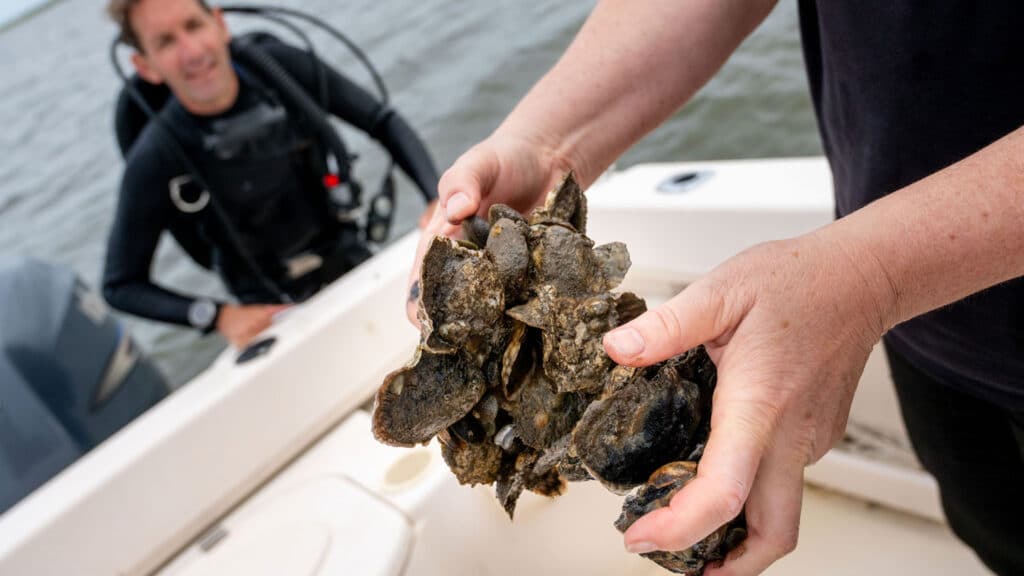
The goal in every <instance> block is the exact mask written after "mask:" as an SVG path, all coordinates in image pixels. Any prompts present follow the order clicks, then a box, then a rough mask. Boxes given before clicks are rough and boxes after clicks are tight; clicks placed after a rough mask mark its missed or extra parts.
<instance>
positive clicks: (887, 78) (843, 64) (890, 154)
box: [800, 0, 1024, 574]
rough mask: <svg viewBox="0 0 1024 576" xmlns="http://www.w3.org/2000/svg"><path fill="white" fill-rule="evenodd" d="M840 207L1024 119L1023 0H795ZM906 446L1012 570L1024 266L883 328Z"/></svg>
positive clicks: (975, 540)
mask: <svg viewBox="0 0 1024 576" xmlns="http://www.w3.org/2000/svg"><path fill="white" fill-rule="evenodd" d="M800 16H801V28H802V32H803V41H804V52H805V56H806V61H807V68H808V72H809V77H810V86H811V94H812V97H813V99H814V104H815V110H816V112H817V115H818V120H819V125H820V128H821V134H822V140H823V143H824V147H825V152H826V155H827V156H828V158H829V161H830V163H831V166H832V173H833V177H834V181H835V193H836V204H837V212H838V215H839V216H844V215H846V214H849V213H851V212H853V211H855V210H857V209H858V208H860V207H862V206H864V205H866V204H868V203H870V202H871V201H873V200H875V199H877V198H880V197H881V196H883V195H885V194H888V193H890V192H893V191H895V190H898V189H900V188H902V187H904V186H907V185H908V184H911V183H913V182H915V181H917V180H919V179H921V178H923V177H925V176H927V175H929V174H932V173H934V172H937V171H939V170H941V169H942V168H945V167H946V166H948V165H950V164H953V163H954V162H957V161H958V160H960V159H962V158H965V157H967V156H969V155H971V154H973V153H974V152H977V151H978V150H980V149H981V148H984V147H985V146H987V145H989V144H991V143H992V142H994V141H996V140H997V139H999V138H1001V137H1002V136H1005V135H1006V134H1008V133H1010V132H1012V131H1014V130H1016V129H1018V128H1019V127H1021V126H1024V35H1022V34H1021V31H1022V30H1024V2H1021V1H1020V0H985V1H984V2H978V1H977V0H951V1H948V2H925V1H912V0H897V1H893V0H858V1H857V2H835V1H824V0H822V1H814V0H801V1H800ZM885 345H886V349H887V352H888V354H889V357H890V365H891V367H892V373H893V380H894V382H895V383H896V388H897V392H898V393H899V397H900V404H901V409H902V411H903V414H904V420H905V422H906V424H907V429H908V432H909V434H910V438H911V440H912V441H913V443H914V448H915V451H916V452H917V454H918V456H919V457H920V459H921V462H922V463H923V464H924V465H925V467H926V468H927V469H928V470H929V471H930V472H931V473H932V474H934V475H935V476H936V478H937V479H938V481H939V486H940V489H941V493H942V500H943V506H944V508H945V511H946V515H947V517H948V518H949V521H950V525H951V526H952V528H953V529H954V531H956V533H957V534H958V535H959V536H960V537H961V538H963V539H964V540H965V541H966V542H967V543H968V544H970V545H971V546H972V547H973V548H974V549H975V551H976V552H978V554H979V556H980V557H981V558H982V560H984V561H985V563H986V564H988V566H989V567H990V568H992V569H993V570H995V571H996V572H998V573H1000V574H1024V528H1021V523H1020V517H1021V516H1024V492H1022V491H1021V489H1020V487H1021V482H1022V478H1024V278H1017V279H1015V280H1011V281H1008V282H1004V283H1002V284H999V285H997V286H993V287H991V288H989V289H987V290H983V291H981V292H979V293H977V294H974V295H971V296H969V297H967V298H965V299H963V300H961V301H959V302H955V303H953V304H950V305H948V306H944V307H942V308H939V309H937V310H934V311H932V312H928V313H927V314H923V315H921V316H918V317H917V318H914V319H912V320H909V321H907V322H904V323H902V324H900V325H898V326H896V327H895V328H893V329H892V330H890V331H889V332H888V333H887V334H886V335H885Z"/></svg>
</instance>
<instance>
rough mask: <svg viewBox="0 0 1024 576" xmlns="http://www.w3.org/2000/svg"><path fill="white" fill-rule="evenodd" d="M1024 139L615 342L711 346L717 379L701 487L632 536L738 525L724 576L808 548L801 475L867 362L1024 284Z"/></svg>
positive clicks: (659, 350) (656, 351) (642, 361)
mask: <svg viewBox="0 0 1024 576" xmlns="http://www.w3.org/2000/svg"><path fill="white" fill-rule="evenodd" d="M1022 159H1024V128H1021V129H1018V130H1016V131H1015V132H1013V133H1012V134H1010V135H1008V136H1006V137H1004V138H1002V139H1000V140H999V141H997V142H995V143H993V144H991V145H990V146H988V147H986V148H985V149H983V150H981V151H979V152H977V153H975V154H974V155H972V156H970V157H968V158H966V159H964V160H962V161H961V162H958V163H956V164H954V165H953V166H950V167H949V168H946V169H944V170H942V171H940V172H938V173H936V174H934V175H932V176H930V177H928V178H925V179H923V180H920V181H918V182H916V183H914V184H912V185H910V186H908V187H906V188H904V189H902V190H900V191H897V192H895V193H893V194H890V195H889V196H887V197H885V198H883V199H881V200H878V201H876V202H874V203H872V204H870V205H868V206H866V207H864V208H862V209H861V210H858V211H857V212H854V213H853V214H850V215H849V216H847V217H845V218H843V219H841V220H838V221H836V222H834V223H832V224H830V225H828V226H825V227H823V228H820V229H819V230H816V231H814V232H811V233H809V234H806V235H804V236H801V237H798V238H795V239H792V240H786V241H781V242H771V243H768V244H763V245H761V246H757V247H755V248H753V249H751V250H748V251H746V252H744V253H742V254H740V255H738V256H736V257H734V258H732V259H730V260H728V261H727V262H725V263H724V264H722V265H721V266H719V267H718V268H716V269H715V270H713V271H712V272H711V273H710V274H708V276H706V277H705V278H703V279H701V280H700V281H698V282H696V283H694V284H692V285H690V286H689V287H688V288H687V289H686V290H684V291H683V292H681V293H680V294H679V295H678V296H676V297H675V298H674V299H673V300H672V301H670V302H669V303H668V304H666V305H665V306H662V307H659V308H657V309H654V310H652V311H651V312H648V313H647V314H645V315H643V316H641V317H640V318H638V319H637V320H635V321H634V322H632V323H630V324H628V325H626V326H624V327H621V328H619V329H617V330H615V331H613V332H610V333H609V334H608V335H607V336H606V338H605V346H606V349H607V350H608V353H609V355H611V357H612V358H613V359H614V360H615V361H616V362H619V363H623V364H629V365H646V364H649V363H652V362H656V361H659V360H661V359H664V358H667V357H671V356H673V355H675V354H677V353H679V352H681V351H683V350H685V349H688V348H690V347H692V346H695V345H697V344H700V343H707V346H708V349H709V351H710V353H711V354H712V358H713V359H714V360H715V363H716V365H717V367H718V374H719V380H718V388H717V389H716V392H715V399H714V412H713V414H712V423H711V426H712V434H711V438H710V440H709V442H708V444H707V449H706V450H705V453H704V457H703V458H702V460H701V462H700V467H699V469H698V475H697V479H695V480H694V481H693V482H691V483H690V484H689V485H687V486H686V487H685V488H684V489H683V490H681V491H680V492H679V494H677V495H676V496H675V497H674V498H673V500H672V502H671V505H670V507H668V508H665V509H662V510H658V511H656V512H654V513H652V514H650V515H648V516H647V517H645V518H643V519H641V520H640V521H638V522H637V523H636V524H634V525H633V526H632V527H631V528H630V529H629V531H627V533H626V536H625V537H626V542H627V545H628V546H629V547H630V548H631V549H633V550H635V551H644V550H650V549H680V548H683V547H686V546H690V545H692V544H693V543H694V542H696V541H697V540H699V539H700V538H701V537H703V536H704V535H706V534H707V533H709V532H710V531H711V530H713V529H714V528H715V527H717V526H718V525H721V524H723V523H724V522H726V521H728V520H729V519H731V518H732V517H734V516H735V515H736V514H738V513H739V511H740V510H741V508H742V507H743V506H744V503H745V506H746V508H745V510H746V514H747V519H748V522H749V523H750V528H751V530H750V536H749V538H748V540H747V541H746V543H745V544H744V547H743V550H741V551H740V553H738V554H736V555H734V556H732V557H731V558H730V559H728V560H727V561H726V563H725V565H724V567H723V568H722V569H721V570H720V571H714V572H710V573H709V574H714V575H715V576H718V575H720V574H730V575H731V574H754V573H757V572H759V571H760V570H763V569H764V568H765V567H767V566H768V565H769V564H770V563H771V562H772V561H774V560H775V559H777V558H779V557H780V556H782V555H784V554H785V553H787V552H788V551H790V550H792V549H793V547H795V545H796V539H797V526H798V521H799V513H800V494H801V489H802V477H803V468H804V466H806V465H808V464H810V463H812V462H814V461H816V460H817V459H819V458H821V456H823V455H824V453H825V452H826V451H827V450H828V449H829V448H831V446H832V445H834V443H835V442H836V441H837V440H838V439H839V438H841V437H842V434H843V429H844V427H845V423H846V418H847V415H848V413H849V409H850V402H851V399H852V397H853V392H854V389H855V388H856V385H857V382H858V380H859V379H860V375H861V373H862V371H863V369H864V364H865V362H866V360H867V355H868V353H869V351H870V349H871V346H872V345H874V344H875V343H876V342H877V341H878V340H879V338H881V336H882V334H883V333H884V332H885V331H886V330H887V329H889V328H890V327H892V326H894V325H895V324H897V323H899V322H902V321H904V320H907V319H909V318H912V317H914V316H916V315H919V314H922V313H924V312H927V311H929V310H932V309H934V308H937V307H939V306H942V305H945V304H948V303H950V302H953V301H956V300H958V299H960V298H963V297H965V296H967V295H969V294H972V293H974V292H977V291H979V290H982V289H984V288H986V287H989V286H992V285H994V284H997V283H999V282H1002V281H1005V280H1008V279H1011V278H1016V277H1019V276H1021V275H1024V161H1022Z"/></svg>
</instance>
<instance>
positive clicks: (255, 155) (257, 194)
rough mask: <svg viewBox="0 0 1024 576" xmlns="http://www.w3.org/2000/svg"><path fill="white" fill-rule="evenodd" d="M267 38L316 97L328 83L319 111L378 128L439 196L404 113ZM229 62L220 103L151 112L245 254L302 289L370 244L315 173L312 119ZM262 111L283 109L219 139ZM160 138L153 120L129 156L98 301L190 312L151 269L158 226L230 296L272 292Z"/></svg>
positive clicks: (248, 299)
mask: <svg viewBox="0 0 1024 576" xmlns="http://www.w3.org/2000/svg"><path fill="white" fill-rule="evenodd" d="M264 50H265V51H266V52H267V53H268V54H269V55H270V56H272V57H273V58H274V59H275V60H276V61H277V62H278V63H279V64H281V66H282V67H283V68H284V69H285V70H287V71H288V72H289V74H290V75H291V76H292V77H293V78H294V79H295V80H296V81H297V82H298V83H299V84H300V85H301V86H302V87H303V88H305V89H306V90H307V92H308V93H310V95H311V96H313V97H314V99H316V98H317V97H318V96H319V94H320V93H321V92H320V90H321V89H322V88H325V91H326V96H327V111H328V112H330V113H331V114H333V115H334V116H337V117H338V118H340V119H342V120H344V121H345V122H347V123H348V124H351V125H352V126H355V127H356V128H359V129H360V130H363V131H364V132H366V133H367V134H369V135H370V136H371V137H373V138H374V139H376V140H377V141H378V142H379V143H380V144H382V145H383V146H384V147H385V148H387V149H388V151H389V152H390V153H391V155H392V157H393V158H394V160H395V162H396V163H397V165H398V166H399V167H401V168H402V170H403V171H404V172H405V173H406V174H407V175H408V176H409V177H410V178H411V179H412V180H413V181H414V182H415V183H416V185H417V186H418V187H419V188H420V190H421V191H423V193H424V195H425V196H428V197H436V194H437V179H438V177H437V171H436V168H435V167H434V164H433V162H432V160H431V159H430V156H429V154H428V152H427V150H426V149H425V148H424V146H423V144H422V143H421V141H420V139H419V138H418V137H417V136H416V134H415V133H414V132H413V130H412V128H411V127H410V126H409V125H408V124H407V123H406V122H405V121H404V120H403V119H402V118H401V116H399V115H398V114H397V113H395V112H393V111H391V110H389V109H386V108H385V107H383V106H382V105H381V104H380V103H379V102H378V101H377V100H376V99H375V98H373V97H372V96H371V95H369V94H368V93H367V92H365V91H364V90H363V89H361V88H360V87H358V86H357V85H355V84H353V83H352V82H351V81H349V80H348V79H346V78H344V77H343V76H341V75H339V74H338V73H337V72H335V71H334V70H332V69H331V68H329V67H326V66H323V67H322V70H324V71H325V72H326V74H325V77H324V78H322V79H321V77H319V76H318V75H317V70H316V67H315V66H314V63H313V61H312V60H311V58H310V56H309V55H308V54H307V53H305V52H303V51H301V50H298V49H296V48H293V47H290V46H287V45H284V44H281V43H272V44H270V45H268V46H265V47H264ZM236 70H237V71H238V75H239V85H240V86H239V95H238V99H237V100H236V102H235V103H234V105H232V107H231V108H230V109H229V110H227V111H226V112H224V113H222V114H219V115H216V116H210V117H201V116H196V115H193V114H190V113H189V112H187V111H186V110H185V109H184V107H183V106H182V105H181V104H180V103H179V102H178V101H177V100H175V99H174V98H171V99H170V101H169V102H168V103H167V104H166V105H165V106H164V107H163V109H162V110H161V111H160V112H159V114H160V116H161V117H162V119H163V120H164V125H165V126H168V127H170V128H171V129H172V130H173V131H174V133H175V137H176V140H177V141H178V142H180V144H181V146H182V147H183V148H184V150H185V151H186V152H187V154H188V157H189V159H190V160H191V161H192V162H193V164H194V165H195V166H196V168H197V169H198V171H199V172H200V174H201V176H202V178H203V179H204V180H206V181H207V182H208V183H209V185H210V187H211V188H212V189H213V193H212V194H213V197H214V198H215V200H216V202H217V203H218V204H219V206H221V207H222V208H223V212H224V213H226V214H227V215H228V216H229V218H230V220H231V225H232V227H233V228H234V229H235V231H236V232H237V234H236V237H237V240H240V241H241V243H243V244H244V245H245V248H246V250H247V252H248V254H249V255H250V256H251V259H252V260H253V261H254V262H255V264H256V265H257V266H259V269H260V270H261V271H262V272H263V274H265V275H266V277H268V278H270V279H271V280H272V281H273V282H274V283H275V284H277V285H278V287H279V288H281V289H283V290H284V291H285V292H286V293H287V294H288V295H289V296H290V297H291V298H292V299H293V300H296V301H298V300H302V299H304V298H305V297H308V296H309V295H310V294H311V293H312V292H314V291H315V290H316V289H318V288H319V287H320V286H321V285H323V284H326V283H327V282H330V281H331V280H333V279H334V278H336V277H337V276H339V275H341V274H342V273H344V272H345V271H347V270H348V269H350V268H352V267H353V266H355V265H356V264H358V263H359V262H360V261H362V260H364V259H366V258H367V257H368V256H369V252H368V251H367V250H366V248H365V246H363V245H362V243H361V242H360V241H359V240H358V238H357V231H356V229H355V228H354V227H353V226H352V225H342V224H340V223H339V222H338V219H337V217H336V212H335V210H334V209H333V208H332V206H331V203H330V199H329V195H328V193H327V191H326V189H325V187H324V185H323V183H322V176H323V174H324V171H325V169H324V166H323V162H324V160H323V158H324V155H323V153H322V150H321V148H320V143H319V141H318V139H317V138H315V137H313V134H314V133H315V132H314V130H313V128H312V127H310V126H307V125H306V124H308V123H306V122H303V121H302V119H300V118H297V117H296V115H295V114H290V113H287V112H286V111H285V110H284V107H283V106H282V105H281V102H280V99H279V98H278V97H277V95H276V94H275V91H274V90H273V89H272V88H271V87H269V86H267V85H266V84H265V83H263V82H260V81H259V80H258V79H257V77H256V76H255V75H253V74H250V73H247V72H246V70H245V69H244V68H238V67H237V66H236ZM323 80H326V82H325V83H323V84H321V83H320V82H322V81H323ZM261 112H262V113H265V114H264V115H265V116H267V115H269V116H272V117H275V118H278V119H280V116H281V114H282V113H283V114H285V115H286V118H285V120H284V121H276V122H275V121H271V122H267V123H265V124H266V126H264V128H263V133H262V134H261V135H260V136H259V138H255V139H249V141H247V142H245V143H243V144H242V145H241V146H234V147H233V148H232V147H230V146H228V147H225V146H223V145H218V135H219V130H220V128H221V127H222V126H224V125H226V124H229V123H232V122H235V123H236V125H237V124H238V123H239V122H240V123H241V124H242V125H247V124H248V121H247V119H248V118H250V117H252V115H253V114H258V113H261ZM167 138H168V136H167V134H166V133H164V132H163V131H162V129H161V128H160V127H159V126H157V125H156V123H154V122H151V123H150V124H149V125H147V126H146V128H145V129H144V130H143V131H142V133H141V134H140V136H139V138H138V140H137V141H136V142H135V144H134V145H133V146H132V148H131V150H130V152H129V153H128V156H127V158H126V168H125V173H124V177H123V180H122V184H121V192H120V198H119V201H118V207H117V213H116V216H115V220H114V225H113V228H112V230H111V233H110V238H109V241H108V249H107V256H106V265H105V269H104V274H103V294H104V296H105V297H106V299H107V301H108V302H109V303H110V304H111V305H112V306H113V307H115V308H118V309H120V310H123V311H125V312H129V313H132V314H136V315H138V316H144V317H147V318H152V319H156V320H161V321H164V322H171V323H176V324H182V325H188V324H189V322H188V309H189V306H190V305H191V304H192V303H193V302H194V298H192V297H189V296H185V295H181V294H177V293H175V292H172V291H170V290H167V289H165V288H162V287H160V286H158V285H156V284H154V283H153V282H152V281H151V280H150V267H151V264H152V260H153V254H154V251H155V249H156V246H157V243H158V240H159V238H160V235H161V233H162V232H163V231H164V230H167V231H169V232H170V233H171V234H172V236H173V237H174V238H175V240H176V241H177V242H178V244H180V245H181V247H182V248H183V249H184V250H185V251H186V252H187V253H188V254H189V255H190V256H191V257H192V258H193V259H194V260H195V261H196V262H197V263H198V264H200V265H201V266H203V267H205V268H209V269H213V270H216V271H217V272H218V273H219V274H220V276H221V278H222V279H223V280H224V282H225V284H226V285H227V287H228V288H229V290H231V292H232V293H233V294H234V295H235V296H236V298H238V300H239V301H241V302H243V303H261V302H262V303H271V302H278V301H279V299H278V298H277V297H275V295H274V294H273V293H272V292H271V291H270V290H269V289H268V288H267V286H266V283H265V282H263V281H261V280H260V279H259V277H258V276H257V275H255V274H254V273H253V271H252V265H251V264H249V263H247V262H246V259H245V258H244V257H243V255H241V254H240V253H239V250H237V249H235V244H233V242H232V239H231V238H230V237H229V236H228V234H227V233H226V232H225V227H224V225H223V220H222V219H218V217H217V215H216V214H215V212H214V209H213V206H211V204H210V202H208V201H204V198H203V191H202V190H200V189H199V188H198V186H196V185H195V183H194V182H192V178H191V177H190V175H189V171H188V169H187V168H186V167H185V165H184V164H183V162H182V160H181V159H180V157H179V156H177V155H176V154H175V153H174V152H173V150H172V149H171V148H170V147H169V146H168V145H167V144H168V143H167ZM311 258H312V260H311ZM317 261H319V265H316V262H317ZM310 262H314V264H312V265H310V264H309V263H310ZM311 266H312V268H313V269H312V270H309V268H310V267H311Z"/></svg>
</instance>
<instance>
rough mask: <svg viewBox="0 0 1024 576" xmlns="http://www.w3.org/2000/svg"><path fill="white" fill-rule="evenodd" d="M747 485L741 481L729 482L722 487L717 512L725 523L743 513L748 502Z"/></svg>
mask: <svg viewBox="0 0 1024 576" xmlns="http://www.w3.org/2000/svg"><path fill="white" fill-rule="evenodd" d="M748 492H749V490H748V489H747V486H746V483H745V482H743V481H742V480H739V479H732V480H730V481H727V482H726V483H725V484H724V485H723V486H722V487H721V492H720V494H719V496H718V504H717V511H718V514H719V517H720V518H722V519H723V522H728V521H729V520H732V519H733V518H735V517H737V516H739V515H740V512H742V511H743V503H744V502H746V500H747V493H748Z"/></svg>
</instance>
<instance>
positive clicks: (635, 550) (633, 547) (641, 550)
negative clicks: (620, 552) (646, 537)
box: [626, 542, 658, 554]
mask: <svg viewBox="0 0 1024 576" xmlns="http://www.w3.org/2000/svg"><path fill="white" fill-rule="evenodd" d="M657 549H658V547H657V546H655V545H654V543H653V542H633V543H632V544H626V551H627V552H629V553H631V554H647V553H648V552H654V551H655V550H657Z"/></svg>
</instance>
